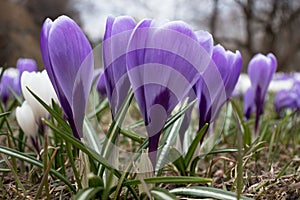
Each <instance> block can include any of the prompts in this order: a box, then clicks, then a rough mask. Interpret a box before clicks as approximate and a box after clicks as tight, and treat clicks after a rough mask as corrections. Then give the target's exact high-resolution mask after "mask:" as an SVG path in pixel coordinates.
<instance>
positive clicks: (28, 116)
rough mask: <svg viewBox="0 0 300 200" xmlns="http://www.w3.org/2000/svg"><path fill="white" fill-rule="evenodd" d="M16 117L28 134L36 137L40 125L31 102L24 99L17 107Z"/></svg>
mask: <svg viewBox="0 0 300 200" xmlns="http://www.w3.org/2000/svg"><path fill="white" fill-rule="evenodd" d="M16 118H17V122H18V124H19V126H20V127H21V128H22V130H23V131H24V133H25V134H26V135H27V136H31V137H34V136H35V135H36V133H37V129H38V125H37V123H36V121H35V116H34V114H33V111H32V109H31V107H30V106H29V104H28V103H27V102H26V101H24V102H23V104H22V106H21V107H20V106H18V107H17V109H16Z"/></svg>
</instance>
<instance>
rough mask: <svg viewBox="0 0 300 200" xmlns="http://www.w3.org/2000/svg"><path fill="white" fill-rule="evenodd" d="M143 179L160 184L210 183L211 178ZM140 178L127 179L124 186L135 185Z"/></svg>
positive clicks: (168, 177) (161, 177)
mask: <svg viewBox="0 0 300 200" xmlns="http://www.w3.org/2000/svg"><path fill="white" fill-rule="evenodd" d="M144 181H145V182H146V183H147V184H160V183H173V184H188V183H198V184H200V183H201V184H204V183H211V182H212V179H210V178H201V177H192V176H167V177H164V176H159V177H151V178H145V179H144ZM140 183H141V181H140V180H129V181H125V182H124V183H123V185H124V186H127V185H137V184H140Z"/></svg>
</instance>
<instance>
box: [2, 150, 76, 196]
mask: <svg viewBox="0 0 300 200" xmlns="http://www.w3.org/2000/svg"><path fill="white" fill-rule="evenodd" d="M0 153H3V154H6V155H9V156H12V157H15V158H17V159H20V160H23V161H25V162H28V163H30V164H32V165H35V166H37V167H39V168H41V169H43V167H44V166H43V163H42V162H41V161H39V160H37V159H35V158H33V157H31V156H28V155H27V154H25V153H22V152H19V151H16V150H14V149H10V148H8V147H5V146H1V145H0ZM49 173H50V174H52V175H54V176H56V177H57V178H58V179H60V180H61V181H62V182H64V183H65V184H66V185H67V186H69V188H70V189H71V190H72V191H73V192H76V189H75V187H74V186H73V185H72V183H71V182H69V180H68V179H67V178H66V177H64V176H63V175H62V174H60V173H58V172H57V171H56V170H54V169H50V171H49Z"/></svg>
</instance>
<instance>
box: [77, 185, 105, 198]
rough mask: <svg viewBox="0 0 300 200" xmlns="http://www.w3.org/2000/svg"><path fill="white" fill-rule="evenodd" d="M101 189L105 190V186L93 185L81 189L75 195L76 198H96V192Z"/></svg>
mask: <svg viewBox="0 0 300 200" xmlns="http://www.w3.org/2000/svg"><path fill="white" fill-rule="evenodd" d="M101 190H103V187H93V188H85V189H82V190H79V192H78V193H77V194H76V196H75V200H88V199H94V198H95V196H96V194H97V193H98V192H100V191H101Z"/></svg>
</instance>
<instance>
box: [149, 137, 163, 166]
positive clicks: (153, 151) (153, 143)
mask: <svg viewBox="0 0 300 200" xmlns="http://www.w3.org/2000/svg"><path fill="white" fill-rule="evenodd" d="M159 136H160V132H159V133H157V134H155V135H153V136H151V137H149V158H150V160H151V163H152V166H153V169H155V165H156V157H157V148H158V141H159Z"/></svg>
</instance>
